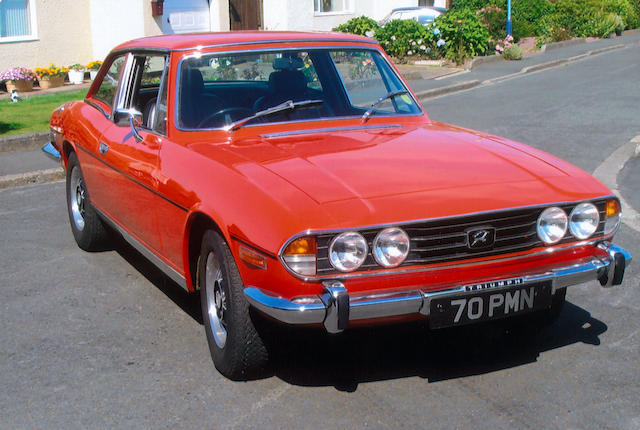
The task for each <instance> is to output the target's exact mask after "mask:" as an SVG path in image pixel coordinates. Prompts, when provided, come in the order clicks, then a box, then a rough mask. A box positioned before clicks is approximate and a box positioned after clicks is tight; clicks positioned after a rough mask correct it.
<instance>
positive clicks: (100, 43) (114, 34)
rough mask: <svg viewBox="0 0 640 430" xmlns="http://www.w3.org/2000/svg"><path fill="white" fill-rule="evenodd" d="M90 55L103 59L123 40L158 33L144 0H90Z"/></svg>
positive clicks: (147, 2)
mask: <svg viewBox="0 0 640 430" xmlns="http://www.w3.org/2000/svg"><path fill="white" fill-rule="evenodd" d="M90 17H91V19H90V20H91V42H92V47H93V58H96V59H104V57H105V56H106V55H107V54H108V53H109V51H111V49H112V48H113V47H114V46H116V45H118V44H120V43H122V42H126V41H127V40H131V39H135V38H138V37H143V36H153V35H156V34H162V31H161V29H160V26H159V23H158V21H159V19H158V18H156V19H154V18H153V17H152V16H151V2H150V1H148V0H90Z"/></svg>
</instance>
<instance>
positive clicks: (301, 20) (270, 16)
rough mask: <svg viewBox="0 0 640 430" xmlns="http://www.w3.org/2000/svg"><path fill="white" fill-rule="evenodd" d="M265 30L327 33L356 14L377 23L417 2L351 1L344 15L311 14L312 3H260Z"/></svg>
mask: <svg viewBox="0 0 640 430" xmlns="http://www.w3.org/2000/svg"><path fill="white" fill-rule="evenodd" d="M263 1H264V27H265V30H280V31H287V30H292V31H296V30H300V31H304V30H321V31H327V30H331V29H332V28H334V27H335V26H337V25H340V24H343V23H345V22H347V21H348V20H350V19H351V18H354V17H356V16H360V15H366V16H368V17H370V18H373V19H375V20H376V21H378V20H381V19H382V18H384V16H385V15H387V14H388V13H389V12H391V9H394V8H396V7H406V6H417V5H418V0H394V1H389V0H351V10H350V11H348V12H346V13H326V14H322V13H318V14H316V13H314V10H313V0H263Z"/></svg>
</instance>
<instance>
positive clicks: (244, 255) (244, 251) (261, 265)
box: [238, 246, 267, 270]
mask: <svg viewBox="0 0 640 430" xmlns="http://www.w3.org/2000/svg"><path fill="white" fill-rule="evenodd" d="M238 253H239V254H240V258H241V259H242V261H244V262H245V263H247V264H248V265H249V266H253V267H257V268H258V269H264V270H267V259H266V258H264V256H262V255H260V254H258V253H257V252H255V251H253V250H251V249H249V248H245V247H244V246H240V248H239V249H238Z"/></svg>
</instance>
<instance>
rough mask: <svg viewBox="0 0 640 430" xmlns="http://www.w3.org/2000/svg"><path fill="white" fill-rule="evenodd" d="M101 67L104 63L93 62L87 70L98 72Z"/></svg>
mask: <svg viewBox="0 0 640 430" xmlns="http://www.w3.org/2000/svg"><path fill="white" fill-rule="evenodd" d="M100 66H102V61H92V62H90V63H89V64H87V65H86V66H85V67H86V68H87V70H98V69H100Z"/></svg>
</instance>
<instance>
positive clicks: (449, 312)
mask: <svg viewBox="0 0 640 430" xmlns="http://www.w3.org/2000/svg"><path fill="white" fill-rule="evenodd" d="M550 306H551V284H550V283H544V284H534V285H523V286H518V287H515V288H505V289H500V290H495V289H493V290H490V291H482V292H478V293H468V294H461V295H455V296H448V297H443V298H433V299H431V309H430V311H431V314H430V317H429V321H430V322H429V325H430V327H431V328H443V327H451V326H460V325H466V324H472V323H476V322H480V321H487V320H493V319H499V318H505V317H510V316H514V315H522V314H526V313H529V312H533V311H537V310H542V309H546V308H549V307H550Z"/></svg>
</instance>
